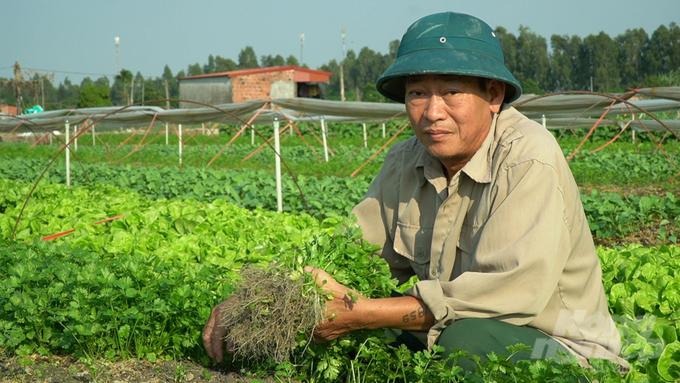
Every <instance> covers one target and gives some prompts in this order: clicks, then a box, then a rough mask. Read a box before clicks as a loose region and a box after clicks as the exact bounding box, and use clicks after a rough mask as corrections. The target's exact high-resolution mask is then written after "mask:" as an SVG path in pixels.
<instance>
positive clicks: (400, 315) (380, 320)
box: [352, 296, 435, 331]
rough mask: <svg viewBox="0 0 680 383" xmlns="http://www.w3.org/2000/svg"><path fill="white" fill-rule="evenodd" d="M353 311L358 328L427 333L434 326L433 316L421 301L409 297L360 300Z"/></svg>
mask: <svg viewBox="0 0 680 383" xmlns="http://www.w3.org/2000/svg"><path fill="white" fill-rule="evenodd" d="M352 311H353V317H354V318H353V319H354V321H356V323H357V326H358V328H366V329H379V328H396V329H400V330H414V331H427V330H429V329H430V327H432V325H434V321H435V320H434V315H433V314H432V312H430V310H429V309H428V308H427V306H426V305H425V303H423V301H422V300H420V299H418V298H415V297H411V296H403V297H395V298H376V299H369V298H362V299H360V300H359V302H357V305H356V306H355V310H352Z"/></svg>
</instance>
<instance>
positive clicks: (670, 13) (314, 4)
mask: <svg viewBox="0 0 680 383" xmlns="http://www.w3.org/2000/svg"><path fill="white" fill-rule="evenodd" d="M3 4H4V6H0V9H1V11H0V35H1V36H3V38H2V41H1V42H0V77H5V78H13V65H14V63H15V62H16V61H18V62H19V63H20V65H21V67H22V68H24V69H26V68H30V69H33V70H39V71H42V72H54V74H55V80H56V81H55V85H56V84H59V83H61V82H63V81H64V79H65V78H66V77H68V78H69V79H70V80H71V81H72V82H74V83H78V84H79V83H80V82H81V81H82V79H83V78H85V77H90V78H92V79H93V80H94V79H97V78H99V77H102V76H108V77H109V79H110V80H113V76H114V75H115V73H116V69H117V64H116V46H115V38H116V37H119V39H120V45H119V49H118V62H119V68H121V69H127V70H130V71H131V72H132V73H134V74H136V73H137V72H140V73H141V74H142V76H144V77H147V78H148V77H151V78H154V77H159V76H161V75H162V73H163V69H164V67H165V65H166V64H167V65H168V66H169V67H170V69H171V70H172V73H173V74H177V72H179V71H180V70H184V71H186V69H187V66H188V65H190V64H194V63H199V64H200V65H203V64H205V63H207V61H208V56H209V55H211V54H212V55H213V56H218V55H219V56H221V57H224V58H231V59H232V60H234V61H237V60H238V54H239V52H240V51H241V49H243V48H244V47H246V46H248V45H249V46H252V47H253V49H254V51H255V53H256V54H257V56H258V58H259V57H261V56H263V55H273V56H275V55H277V54H279V55H281V56H283V57H284V58H285V57H288V56H289V55H294V56H295V57H296V58H297V59H298V60H300V59H301V61H302V62H304V63H305V64H307V65H308V66H309V67H310V68H312V69H317V68H319V67H320V66H321V65H323V64H326V63H328V62H329V61H330V60H333V59H335V60H340V59H341V58H342V54H343V45H342V39H341V30H342V28H345V30H346V40H345V41H346V43H345V44H346V49H347V50H350V49H353V50H354V51H355V52H356V53H357V54H358V52H359V51H360V50H361V48H363V47H365V46H367V47H369V48H370V49H373V50H374V51H377V52H381V53H387V52H388V44H389V42H390V41H392V40H395V39H400V38H401V36H402V35H403V33H404V31H405V30H406V28H407V27H408V26H409V25H410V24H411V23H413V22H414V21H416V20H417V19H419V18H420V17H422V16H425V15H428V14H431V13H437V12H443V11H455V12H462V13H468V14H471V15H474V16H477V17H479V18H481V19H482V20H484V21H486V22H487V23H488V24H489V25H491V27H492V28H496V27H498V26H502V27H504V28H505V29H506V30H508V31H509V32H511V33H513V34H515V35H518V34H519V26H520V25H523V26H526V27H529V29H530V30H531V31H532V32H535V33H536V34H538V35H540V36H543V37H545V38H546V40H547V41H548V43H549V41H550V36H552V35H555V34H557V35H569V36H572V35H578V36H581V37H582V38H583V37H586V36H588V35H590V34H598V33H599V32H600V31H604V32H605V33H607V34H608V35H609V36H611V37H615V36H617V35H619V34H621V33H623V32H625V31H626V30H627V29H635V28H643V29H644V30H645V31H646V32H647V34H648V35H650V36H651V34H652V33H653V32H654V31H655V30H656V29H657V28H658V27H659V26H660V25H666V26H668V25H669V24H670V23H671V22H673V21H675V22H676V23H677V22H678V21H680V16H679V15H680V0H647V1H644V2H643V1H640V0H567V1H564V0H560V1H557V0H514V1H509V0H485V1H472V0H467V1H461V0H409V1H405V0H404V1H402V0H392V1H388V0H361V1H358V0H334V1H323V0H316V1H314V0H286V1H283V0H280V1H276V0H269V1H264V0H241V1H231V0H229V1H227V0H222V1H217V0H194V1H188V0H183V1H178V0H165V1H158V0H135V1H132V0H117V1H110V0H57V1H55V0H23V1H21V2H20V4H16V3H15V2H14V1H11V0H0V5H3ZM301 34H304V36H305V38H304V44H301V42H300V35H301Z"/></svg>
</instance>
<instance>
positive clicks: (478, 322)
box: [395, 319, 570, 371]
mask: <svg viewBox="0 0 680 383" xmlns="http://www.w3.org/2000/svg"><path fill="white" fill-rule="evenodd" d="M395 343H396V345H399V344H405V345H406V346H407V347H409V348H410V349H411V350H413V351H421V350H423V349H425V345H423V344H422V342H421V341H420V340H418V338H416V337H415V336H414V335H412V334H410V333H408V332H407V331H403V332H402V333H401V335H399V336H398V337H397V339H396V342H395ZM518 343H522V344H525V345H527V346H530V347H531V348H532V349H533V350H531V351H520V352H517V353H516V354H514V355H513V356H512V357H511V358H510V360H511V361H513V362H517V361H519V360H531V359H547V358H555V359H556V360H560V353H563V354H566V355H569V354H570V353H569V351H568V350H567V349H566V348H565V347H564V346H562V345H561V344H559V343H558V342H557V341H556V340H554V339H553V338H551V337H550V336H548V335H546V334H544V333H542V332H540V331H538V330H537V329H535V328H532V327H526V326H515V325H511V324H508V323H505V322H501V321H497V320H494V319H461V320H458V321H455V322H453V323H452V324H451V325H449V326H448V327H447V328H446V329H445V330H444V331H443V332H442V334H441V335H440V336H439V340H438V341H437V344H438V345H440V346H442V347H444V348H446V351H445V352H444V355H443V356H444V357H448V355H449V354H450V353H451V352H452V351H453V350H456V349H460V350H465V351H467V352H468V353H469V354H470V356H472V355H477V356H478V357H479V358H480V360H481V361H482V362H484V361H487V360H488V358H487V356H486V355H487V354H489V353H491V352H494V353H495V354H496V355H509V354H510V353H509V352H508V350H507V347H508V346H513V345H516V344H518ZM458 366H460V367H462V368H463V369H464V370H466V371H475V370H476V369H477V364H476V363H475V362H473V361H472V360H471V359H470V358H469V357H466V358H460V359H458Z"/></svg>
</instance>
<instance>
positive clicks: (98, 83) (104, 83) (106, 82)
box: [94, 76, 111, 88]
mask: <svg viewBox="0 0 680 383" xmlns="http://www.w3.org/2000/svg"><path fill="white" fill-rule="evenodd" d="M94 85H96V86H105V87H107V88H108V87H109V86H110V85H111V83H110V82H109V78H108V77H106V76H102V77H100V78H98V79H97V80H96V81H95V82H94Z"/></svg>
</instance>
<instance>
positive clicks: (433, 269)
mask: <svg viewBox="0 0 680 383" xmlns="http://www.w3.org/2000/svg"><path fill="white" fill-rule="evenodd" d="M430 274H432V276H433V277H436V276H437V275H439V270H438V269H437V268H436V267H433V268H432V269H431V270H430Z"/></svg>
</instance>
